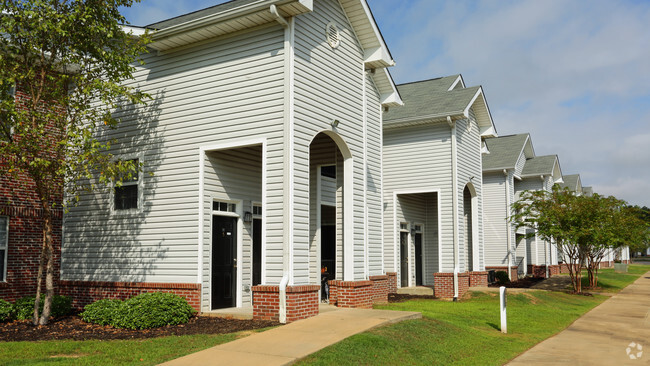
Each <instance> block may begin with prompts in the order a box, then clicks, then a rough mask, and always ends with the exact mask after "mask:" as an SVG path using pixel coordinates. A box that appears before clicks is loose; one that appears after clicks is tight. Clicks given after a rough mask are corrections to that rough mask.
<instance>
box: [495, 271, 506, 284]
mask: <svg viewBox="0 0 650 366" xmlns="http://www.w3.org/2000/svg"><path fill="white" fill-rule="evenodd" d="M494 276H495V277H496V279H497V282H498V283H508V282H510V279H509V278H508V272H506V271H497V272H496V273H495V274H494Z"/></svg>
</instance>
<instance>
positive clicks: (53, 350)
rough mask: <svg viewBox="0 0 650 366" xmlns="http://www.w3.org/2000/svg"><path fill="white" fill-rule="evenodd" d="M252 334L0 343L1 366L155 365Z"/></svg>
mask: <svg viewBox="0 0 650 366" xmlns="http://www.w3.org/2000/svg"><path fill="white" fill-rule="evenodd" d="M250 333H251V332H240V333H232V334H224V335H191V336H176V337H161V338H152V339H141V340H119V341H41V342H6V343H0V365H6V366H17V365H39V364H43V365H45V364H47V365H156V364H158V363H161V362H164V361H169V360H171V359H174V358H177V357H180V356H183V355H186V354H189V353H192V352H196V351H200V350H202V349H206V348H209V347H212V346H216V345H218V344H222V343H226V342H230V341H233V340H235V339H237V338H238V337H243V336H246V335H248V334H250Z"/></svg>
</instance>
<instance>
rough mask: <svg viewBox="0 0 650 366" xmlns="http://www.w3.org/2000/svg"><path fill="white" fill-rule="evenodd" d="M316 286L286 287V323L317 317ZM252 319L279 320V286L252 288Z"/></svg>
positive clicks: (317, 288)
mask: <svg viewBox="0 0 650 366" xmlns="http://www.w3.org/2000/svg"><path fill="white" fill-rule="evenodd" d="M319 289H320V286H318V285H303V286H287V289H286V291H287V323H291V322H294V321H296V320H300V319H305V318H309V317H312V316H316V315H318V305H319V299H318V290H319ZM252 291H253V319H261V320H274V321H278V320H279V319H280V286H265V285H261V286H253V288H252Z"/></svg>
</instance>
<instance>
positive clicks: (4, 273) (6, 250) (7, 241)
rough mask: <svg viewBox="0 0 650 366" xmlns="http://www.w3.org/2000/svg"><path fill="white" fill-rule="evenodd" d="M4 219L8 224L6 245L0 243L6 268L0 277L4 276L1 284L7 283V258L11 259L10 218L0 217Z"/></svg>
mask: <svg viewBox="0 0 650 366" xmlns="http://www.w3.org/2000/svg"><path fill="white" fill-rule="evenodd" d="M2 217H4V218H5V219H6V222H5V233H6V236H5V242H4V243H1V242H0V250H4V251H5V255H4V267H3V269H4V271H3V272H2V273H0V275H1V276H2V278H1V279H0V282H7V257H9V216H4V215H3V216H0V218H2Z"/></svg>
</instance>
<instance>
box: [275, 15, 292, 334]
mask: <svg viewBox="0 0 650 366" xmlns="http://www.w3.org/2000/svg"><path fill="white" fill-rule="evenodd" d="M269 12H270V13H271V15H273V17H274V18H275V20H276V21H277V22H278V23H280V25H281V26H282V27H283V28H284V52H285V61H284V75H285V76H284V84H285V85H284V86H285V88H284V89H285V90H284V173H283V176H284V186H283V198H284V202H286V203H287V204H286V205H285V206H284V211H283V216H284V222H283V231H284V235H283V243H282V279H281V280H280V286H279V287H280V288H279V294H278V296H279V309H278V312H279V314H278V316H279V321H280V323H282V324H286V322H287V284H288V283H289V280H290V277H291V262H292V248H291V244H292V243H293V194H292V192H291V189H292V187H293V27H292V24H290V23H289V22H287V20H286V19H284V18H283V17H282V16H281V15H280V14H279V13H278V9H277V8H276V6H275V5H271V6H270V7H269ZM291 23H293V19H291Z"/></svg>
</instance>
